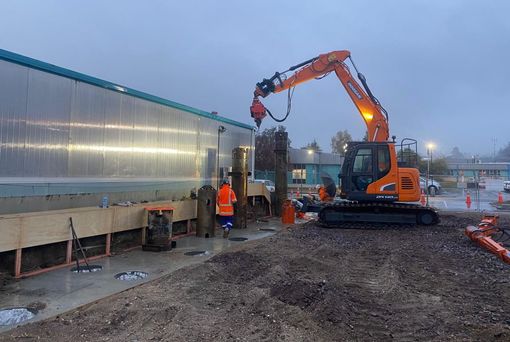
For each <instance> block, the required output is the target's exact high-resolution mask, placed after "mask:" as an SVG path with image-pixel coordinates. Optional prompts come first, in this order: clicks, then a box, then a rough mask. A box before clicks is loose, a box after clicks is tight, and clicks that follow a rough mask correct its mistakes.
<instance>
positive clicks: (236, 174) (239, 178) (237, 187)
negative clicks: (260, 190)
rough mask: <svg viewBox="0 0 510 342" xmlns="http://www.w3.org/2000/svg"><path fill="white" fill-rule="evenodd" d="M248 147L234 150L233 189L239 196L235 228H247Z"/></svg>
mask: <svg viewBox="0 0 510 342" xmlns="http://www.w3.org/2000/svg"><path fill="white" fill-rule="evenodd" d="M248 170H249V169H248V149H246V148H243V147H237V148H234V149H233V150H232V172H231V175H232V190H234V192H235V194H236V196H237V204H236V210H235V215H234V228H246V224H247V222H246V219H247V213H248V175H249V171H248Z"/></svg>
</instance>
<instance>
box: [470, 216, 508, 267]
mask: <svg viewBox="0 0 510 342" xmlns="http://www.w3.org/2000/svg"><path fill="white" fill-rule="evenodd" d="M498 219H499V217H498V215H484V217H483V219H482V221H481V222H480V223H479V224H478V227H474V226H468V227H466V230H465V231H464V234H466V236H468V237H469V238H470V239H471V240H472V241H474V242H477V243H478V244H479V245H480V246H482V247H484V248H486V249H487V250H489V251H490V252H491V253H494V254H496V256H497V257H498V258H500V259H501V260H503V261H504V262H506V263H508V264H510V251H509V250H508V249H506V248H505V242H507V241H509V240H510V229H506V228H500V227H498Z"/></svg>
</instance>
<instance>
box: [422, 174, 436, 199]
mask: <svg viewBox="0 0 510 342" xmlns="http://www.w3.org/2000/svg"><path fill="white" fill-rule="evenodd" d="M426 186H427V178H426V177H420V188H421V189H423V190H428V193H429V195H431V196H435V195H436V194H439V193H440V192H441V184H440V183H439V182H438V181H436V180H433V179H430V178H429V180H428V189H425V187H426Z"/></svg>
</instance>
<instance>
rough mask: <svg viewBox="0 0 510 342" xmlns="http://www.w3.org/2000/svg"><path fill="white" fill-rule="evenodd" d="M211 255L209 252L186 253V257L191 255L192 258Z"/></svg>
mask: <svg viewBox="0 0 510 342" xmlns="http://www.w3.org/2000/svg"><path fill="white" fill-rule="evenodd" d="M209 254H211V253H209V251H191V252H186V253H184V255H190V256H205V255H209Z"/></svg>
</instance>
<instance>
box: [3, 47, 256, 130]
mask: <svg viewBox="0 0 510 342" xmlns="http://www.w3.org/2000/svg"><path fill="white" fill-rule="evenodd" d="M0 59H1V60H5V61H8V62H12V63H16V64H19V65H23V66H27V67H29V68H33V69H37V70H41V71H45V72H49V73H52V74H55V75H58V76H63V77H67V78H71V79H74V80H77V81H80V82H85V83H88V84H92V85H95V86H98V87H101V88H105V89H108V90H113V91H116V92H118V93H121V94H127V95H131V96H134V97H138V98H140V99H144V100H147V101H151V102H155V103H159V104H161V105H164V106H167V107H172V108H177V109H180V110H183V111H186V112H188V113H192V114H196V115H199V116H202V117H206V118H209V119H212V120H216V121H220V122H224V123H227V124H230V125H234V126H237V127H242V128H246V129H250V130H252V129H254V128H255V127H254V126H250V125H247V124H243V123H241V122H238V121H234V120H231V119H227V118H225V117H222V116H218V115H214V114H212V113H210V112H206V111H203V110H200V109H196V108H193V107H190V106H186V105H183V104H181V103H177V102H174V101H170V100H167V99H164V98H161V97H159V96H155V95H151V94H147V93H144V92H142V91H138V90H135V89H131V88H128V87H124V86H121V85H118V84H115V83H111V82H108V81H105V80H102V79H100V78H96V77H92V76H88V75H85V74H82V73H79V72H76V71H73V70H69V69H65V68H61V67H59V66H56V65H53V64H49V63H46V62H42V61H39V60H37V59H33V58H30V57H26V56H23V55H19V54H17V53H14V52H10V51H7V50H2V49H0Z"/></svg>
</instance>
